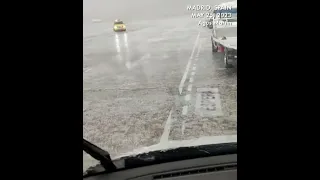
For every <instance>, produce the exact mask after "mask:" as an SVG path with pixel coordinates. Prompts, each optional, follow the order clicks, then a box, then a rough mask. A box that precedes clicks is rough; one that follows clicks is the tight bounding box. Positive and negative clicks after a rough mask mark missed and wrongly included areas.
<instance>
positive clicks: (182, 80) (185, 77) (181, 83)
mask: <svg viewBox="0 0 320 180" xmlns="http://www.w3.org/2000/svg"><path fill="white" fill-rule="evenodd" d="M199 36H200V32H199V33H198V36H197V39H196V41H195V43H194V46H193V49H192V53H191V55H190V58H189V60H188V64H187V67H186V70H185V71H184V74H183V77H182V79H181V82H180V85H179V93H180V94H181V93H182V88H183V86H184V82H185V81H186V79H187V74H188V71H189V68H190V64H191V60H192V58H193V54H194V51H195V49H196V47H197V44H198V40H199Z"/></svg>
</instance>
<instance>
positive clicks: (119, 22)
mask: <svg viewBox="0 0 320 180" xmlns="http://www.w3.org/2000/svg"><path fill="white" fill-rule="evenodd" d="M114 24H123V22H122V21H116V22H114Z"/></svg>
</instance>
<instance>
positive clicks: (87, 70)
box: [84, 68, 92, 72]
mask: <svg viewBox="0 0 320 180" xmlns="http://www.w3.org/2000/svg"><path fill="white" fill-rule="evenodd" d="M91 69H92V68H89V69H86V70H85V71H84V72H89V71H91Z"/></svg>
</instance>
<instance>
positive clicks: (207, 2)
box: [83, 0, 237, 170]
mask: <svg viewBox="0 0 320 180" xmlns="http://www.w3.org/2000/svg"><path fill="white" fill-rule="evenodd" d="M224 2H228V1H226V0H174V1H173V0H161V1H160V0H135V1H128V0H109V1H105V0H83V137H84V138H85V139H87V140H88V141H90V142H92V143H93V144H95V145H97V146H99V147H101V148H102V149H104V150H107V151H108V152H109V153H110V156H111V158H112V159H116V158H118V157H120V156H127V155H130V154H136V153H141V152H147V151H149V150H156V149H166V148H169V146H170V147H171V146H173V145H174V147H179V146H182V144H183V145H188V142H189V141H190V142H191V141H195V139H198V140H197V142H202V143H223V142H224V141H225V139H226V137H235V136H236V134H237V61H236V47H232V48H233V49H232V48H231V49H230V50H229V51H228V52H229V53H231V54H230V55H229V54H228V55H225V54H226V52H224V51H223V45H219V43H217V42H215V41H213V38H214V33H213V31H214V28H211V29H210V28H209V27H208V25H207V24H206V23H208V21H207V17H206V16H207V15H208V14H210V13H211V14H212V12H213V8H214V6H215V5H219V4H221V3H224ZM210 7H211V8H210ZM202 13H203V14H202ZM207 13H208V14H207ZM116 19H121V21H120V22H115V20H116ZM122 21H123V22H125V27H123V28H125V29H123V28H118V29H117V28H116V27H115V26H114V24H118V23H119V24H121V23H122ZM211 23H212V22H211ZM119 29H121V31H120V30H119ZM117 30H119V31H117ZM228 33H229V32H228ZM227 39H228V40H229V41H228V43H229V44H231V43H233V44H236V37H235V38H233V39H235V40H234V42H231V40H233V39H232V38H229V37H227ZM199 138H200V140H199ZM201 138H206V139H207V138H213V139H211V140H205V141H204V140H201ZM83 162H84V170H85V169H87V168H88V167H89V166H92V165H94V164H96V163H97V161H95V160H93V159H92V158H91V157H90V156H89V155H88V154H86V153H85V152H84V153H83Z"/></svg>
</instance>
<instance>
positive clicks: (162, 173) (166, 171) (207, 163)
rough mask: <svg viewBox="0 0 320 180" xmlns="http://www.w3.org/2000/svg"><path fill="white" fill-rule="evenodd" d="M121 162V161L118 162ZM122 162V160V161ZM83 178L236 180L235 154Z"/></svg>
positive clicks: (118, 179)
mask: <svg viewBox="0 0 320 180" xmlns="http://www.w3.org/2000/svg"><path fill="white" fill-rule="evenodd" d="M118 163H121V162H118ZM122 163H123V162H122ZM83 179H85V180H108V179H112V180H129V179H130V180H156V179H159V180H162V179H163V180H191V179H197V180H209V179H214V180H236V179H237V154H226V155H216V156H208V157H201V158H194V159H185V160H181V161H173V162H166V163H160V164H153V165H145V166H142V167H137V168H129V169H123V170H120V171H116V172H111V173H100V174H98V175H93V176H89V177H85V178H83Z"/></svg>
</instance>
